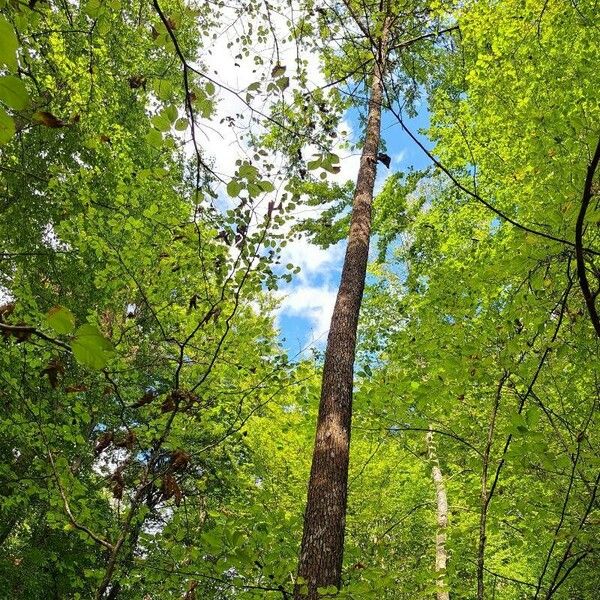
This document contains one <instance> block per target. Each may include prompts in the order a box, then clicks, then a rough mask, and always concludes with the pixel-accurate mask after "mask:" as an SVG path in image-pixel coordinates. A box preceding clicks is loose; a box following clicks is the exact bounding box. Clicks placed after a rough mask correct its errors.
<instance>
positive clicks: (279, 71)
mask: <svg viewBox="0 0 600 600" xmlns="http://www.w3.org/2000/svg"><path fill="white" fill-rule="evenodd" d="M284 73H285V67H284V66H283V65H275V66H274V67H273V70H272V71H271V77H273V78H274V79H278V78H279V77H282V76H283V75H284Z"/></svg>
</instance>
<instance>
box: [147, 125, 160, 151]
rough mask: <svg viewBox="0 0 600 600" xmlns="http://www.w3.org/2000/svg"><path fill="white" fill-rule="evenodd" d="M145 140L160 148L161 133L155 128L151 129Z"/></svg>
mask: <svg viewBox="0 0 600 600" xmlns="http://www.w3.org/2000/svg"><path fill="white" fill-rule="evenodd" d="M146 141H147V142H148V143H149V144H150V145H151V146H153V147H154V148H160V147H161V146H162V145H163V138H162V135H161V134H160V131H157V130H156V129H151V130H150V131H149V132H148V133H147V134H146Z"/></svg>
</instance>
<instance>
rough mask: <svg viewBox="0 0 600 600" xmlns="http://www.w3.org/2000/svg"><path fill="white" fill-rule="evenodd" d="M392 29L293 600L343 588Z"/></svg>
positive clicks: (379, 64) (326, 373) (373, 112)
mask: <svg viewBox="0 0 600 600" xmlns="http://www.w3.org/2000/svg"><path fill="white" fill-rule="evenodd" d="M387 31H388V26H387V21H386V25H385V26H384V28H383V31H382V34H381V39H380V43H379V52H378V57H377V60H376V61H375V66H374V68H373V73H372V81H371V91H370V100H369V113H368V118H367V127H366V132H365V139H364V146H363V149H362V155H361V159H360V168H359V171H358V176H357V179H356V188H355V191H354V198H353V203H352V220H351V223H350V232H349V234H348V247H347V249H346V256H345V258H344V266H343V269H342V277H341V281H340V287H339V289H338V294H337V299H336V302H335V307H334V309H333V315H332V317H331V326H330V329H329V336H328V338H327V348H326V350H325V363H324V366H323V381H322V386H321V401H320V404H319V416H318V418H317V432H316V438H315V446H314V451H313V458H312V467H311V472H310V480H309V484H308V500H307V505H306V511H305V514H304V532H303V536H302V545H301V549H300V560H299V566H298V575H299V577H301V578H302V579H303V580H304V582H305V583H306V585H307V587H308V592H306V593H305V590H304V591H303V590H302V586H301V585H297V586H296V590H295V598H296V599H297V600H299V599H301V598H308V599H309V600H314V599H315V598H317V597H318V596H317V588H319V587H327V586H331V585H334V586H337V587H339V586H340V583H341V573H342V559H343V553H344V529H345V521H346V501H347V483H348V462H349V451H350V427H351V419H352V387H353V379H354V356H355V349H356V330H357V326H358V317H359V312H360V306H361V302H362V297H363V291H364V287H365V276H366V271H367V259H368V256H369V238H370V234H371V205H372V203H373V188H374V185H375V176H376V173H377V153H378V149H379V141H380V136H381V104H382V100H383V76H384V70H385V57H386V52H387V50H386V46H387V44H386V42H387Z"/></svg>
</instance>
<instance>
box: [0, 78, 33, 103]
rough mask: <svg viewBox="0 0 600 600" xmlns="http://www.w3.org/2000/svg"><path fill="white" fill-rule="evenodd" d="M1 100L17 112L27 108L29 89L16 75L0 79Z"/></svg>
mask: <svg viewBox="0 0 600 600" xmlns="http://www.w3.org/2000/svg"><path fill="white" fill-rule="evenodd" d="M0 100H2V102H4V104H7V105H8V106H10V107H11V108H14V109H15V110H23V109H25V108H26V107H27V89H26V88H25V84H24V83H23V82H22V81H21V80H20V79H19V78H18V77H15V76H14V75H4V76H2V77H0Z"/></svg>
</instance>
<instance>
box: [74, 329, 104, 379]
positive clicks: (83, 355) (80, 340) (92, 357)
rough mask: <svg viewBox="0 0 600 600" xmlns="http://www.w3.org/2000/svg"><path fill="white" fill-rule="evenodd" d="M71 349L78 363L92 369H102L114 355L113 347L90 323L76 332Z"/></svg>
mask: <svg viewBox="0 0 600 600" xmlns="http://www.w3.org/2000/svg"><path fill="white" fill-rule="evenodd" d="M71 349H72V350H73V354H74V356H75V358H76V359H77V361H78V362H79V363H81V364H82V365H84V366H86V367H91V368H92V369H102V368H103V367H105V366H106V364H107V363H108V361H109V360H110V358H111V357H112V355H113V352H114V351H113V346H112V344H111V343H110V341H109V340H107V339H106V338H105V337H104V336H103V335H102V333H101V332H100V330H99V329H98V328H97V327H96V326H95V325H91V324H89V323H86V324H85V325H81V326H80V327H78V328H77V330H76V331H75V337H74V338H73V341H72V342H71Z"/></svg>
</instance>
